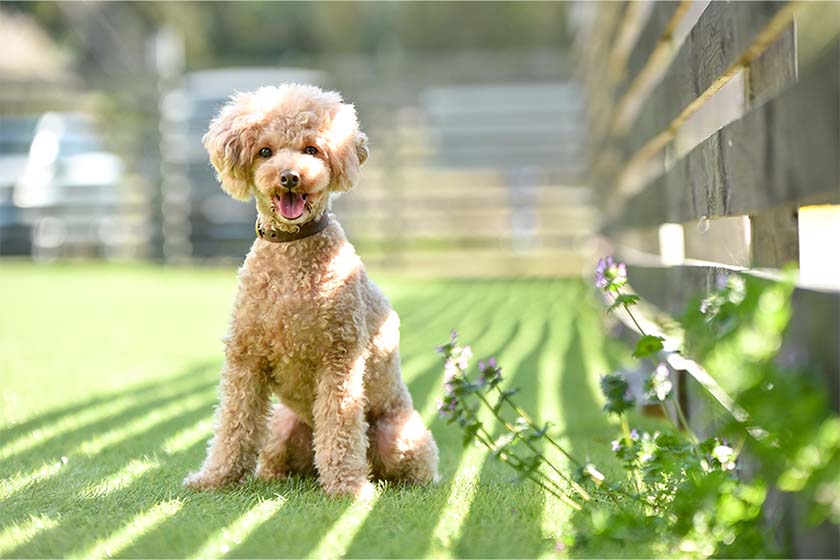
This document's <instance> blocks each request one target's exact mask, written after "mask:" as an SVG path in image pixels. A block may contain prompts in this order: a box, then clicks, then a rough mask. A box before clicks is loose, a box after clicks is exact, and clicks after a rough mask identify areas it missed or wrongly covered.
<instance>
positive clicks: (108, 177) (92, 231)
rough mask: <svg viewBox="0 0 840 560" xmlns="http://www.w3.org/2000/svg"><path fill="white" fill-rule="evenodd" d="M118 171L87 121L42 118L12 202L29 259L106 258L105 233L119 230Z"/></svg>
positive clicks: (53, 116) (85, 118)
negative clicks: (23, 224)
mask: <svg viewBox="0 0 840 560" xmlns="http://www.w3.org/2000/svg"><path fill="white" fill-rule="evenodd" d="M123 169H124V165H123V162H122V160H121V159H120V158H119V157H118V156H117V155H116V154H114V153H112V152H109V151H107V150H105V149H104V148H103V146H102V144H101V141H100V138H99V135H98V134H97V132H96V130H95V127H94V123H93V120H92V119H91V118H90V117H88V116H87V115H83V114H76V113H46V114H44V115H42V116H41V117H40V118H39V119H38V121H37V124H36V126H35V130H34V136H33V138H32V143H31V145H30V147H29V155H28V159H27V162H26V166H25V168H24V169H23V173H22V175H21V177H20V178H19V180H18V181H17V183H16V185H15V189H14V196H13V202H14V205H15V206H16V207H18V208H20V209H22V211H23V214H24V216H25V219H26V221H28V222H30V223H31V224H32V226H33V228H34V229H33V240H32V245H33V253H34V254H35V256H36V257H38V256H46V257H48V256H57V255H59V254H61V255H66V254H84V255H87V256H95V255H100V254H103V253H104V254H107V253H108V246H109V235H110V232H112V231H116V229H117V227H118V225H119V224H118V223H117V211H118V209H119V202H120V187H121V184H122V180H123Z"/></svg>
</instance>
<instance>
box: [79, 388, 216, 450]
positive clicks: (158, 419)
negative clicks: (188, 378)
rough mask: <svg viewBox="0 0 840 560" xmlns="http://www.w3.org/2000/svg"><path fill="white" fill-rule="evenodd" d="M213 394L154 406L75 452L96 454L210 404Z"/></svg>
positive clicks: (212, 391)
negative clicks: (158, 406) (157, 406)
mask: <svg viewBox="0 0 840 560" xmlns="http://www.w3.org/2000/svg"><path fill="white" fill-rule="evenodd" d="M215 394H216V393H215V389H213V390H205V391H201V392H199V393H196V394H194V395H191V396H189V397H187V398H184V399H180V400H178V401H176V402H173V403H171V404H169V405H167V406H163V407H160V408H155V409H153V410H152V411H150V412H149V413H147V414H145V415H143V416H141V417H140V418H138V419H137V420H134V421H132V422H129V423H128V424H125V425H124V426H121V427H119V428H117V429H114V430H111V431H109V432H106V433H104V434H102V435H100V436H97V437H95V438H93V439H90V440H88V441H86V442H84V443H82V444H81V445H80V446H79V448H78V450H77V453H79V454H80V455H86V456H88V457H91V456H93V455H96V454H98V453H100V452H101V451H102V450H103V449H106V448H108V447H111V446H113V445H116V444H118V443H122V442H124V441H126V440H128V439H129V438H132V437H134V436H137V435H140V434H142V433H144V432H147V431H149V430H150V429H152V428H153V427H155V426H157V425H158V424H162V423H163V422H166V421H167V420H170V419H172V418H174V417H176V416H178V415H181V414H188V413H190V412H195V411H196V410H198V409H200V408H202V407H205V406H208V405H209V404H210V400H209V398H210V397H214V396H215ZM208 412H209V411H208Z"/></svg>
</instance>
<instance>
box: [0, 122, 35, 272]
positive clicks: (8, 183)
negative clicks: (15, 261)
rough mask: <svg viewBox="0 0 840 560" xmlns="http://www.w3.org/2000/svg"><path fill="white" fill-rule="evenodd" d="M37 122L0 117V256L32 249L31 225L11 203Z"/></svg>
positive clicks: (22, 253) (22, 252)
mask: <svg viewBox="0 0 840 560" xmlns="http://www.w3.org/2000/svg"><path fill="white" fill-rule="evenodd" d="M37 124H38V117H37V116H35V115H15V116H5V115H4V116H2V117H0V255H28V254H30V253H31V252H32V239H31V238H32V234H31V227H30V226H29V224H27V223H26V221H25V220H24V219H23V215H22V212H21V210H20V208H18V207H17V206H16V205H15V203H14V193H15V185H17V183H18V181H19V180H20V178H21V177H22V176H23V173H24V171H25V170H26V166H27V163H28V161H29V147H30V145H31V144H32V138H33V137H34V136H35V127H36V126H37Z"/></svg>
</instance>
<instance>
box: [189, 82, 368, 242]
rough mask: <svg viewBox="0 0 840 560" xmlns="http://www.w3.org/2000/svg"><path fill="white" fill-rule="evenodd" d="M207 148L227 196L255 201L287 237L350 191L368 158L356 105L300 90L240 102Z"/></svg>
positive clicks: (228, 109) (234, 101) (238, 98)
mask: <svg viewBox="0 0 840 560" xmlns="http://www.w3.org/2000/svg"><path fill="white" fill-rule="evenodd" d="M203 141H204V147H205V148H206V149H207V151H208V152H209V153H210V161H211V162H212V164H213V167H215V168H216V172H217V175H218V178H219V181H221V183H222V188H223V189H224V190H225V191H226V192H227V193H228V194H229V195H231V196H232V197H233V198H236V199H238V200H248V198H249V197H250V196H251V195H254V198H255V199H256V201H257V210H258V211H259V213H260V216H261V219H262V220H263V221H264V223H266V224H267V225H268V224H270V225H272V226H275V227H278V228H280V229H284V230H287V231H288V230H294V228H296V227H297V226H300V225H301V224H304V223H306V222H308V221H311V220H314V219H317V218H318V217H320V216H321V214H323V213H324V211H326V210H327V208H328V206H329V197H330V194H331V193H338V192H344V191H348V190H350V189H352V188H353V187H354V186H355V185H356V181H357V180H358V176H359V167H360V166H361V165H362V164H363V163H364V162H365V160H366V159H367V156H368V148H367V137H366V136H365V135H364V133H362V132H361V131H360V130H359V121H358V119H357V118H356V110H355V108H354V107H353V105H350V104H347V103H344V102H343V101H342V99H341V95H340V94H338V93H337V92H334V91H322V90H321V89H319V88H317V87H315V86H308V85H299V84H289V85H282V86H279V87H264V88H260V89H258V90H257V91H255V92H251V93H239V94H236V95H234V96H233V97H231V99H230V101H229V102H228V104H227V105H225V107H224V108H223V109H222V110H221V112H220V113H219V115H218V116H217V117H216V118H215V119H213V121H212V122H211V123H210V130H209V131H208V132H207V134H205V135H204V139H203Z"/></svg>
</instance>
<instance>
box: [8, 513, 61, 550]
mask: <svg viewBox="0 0 840 560" xmlns="http://www.w3.org/2000/svg"><path fill="white" fill-rule="evenodd" d="M56 525H58V521H56V520H55V519H52V518H51V517H48V516H46V515H39V516H37V517H36V516H34V515H33V516H31V517H30V518H29V519H28V520H26V521H24V522H22V523H15V524H14V525H11V526H9V527H6V528H5V529H3V531H0V556H3V555H4V554H6V553H7V552H9V551H10V550H13V549H15V548H17V547H19V546H20V545H22V544H25V543H27V542H29V541H31V540H32V539H33V538H34V537H35V536H36V535H37V534H38V533H40V532H42V531H46V530H47V529H52V528H53V527H55V526H56Z"/></svg>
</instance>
